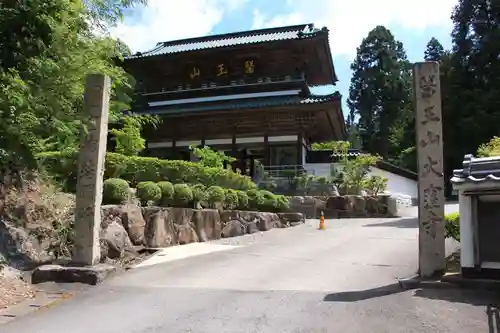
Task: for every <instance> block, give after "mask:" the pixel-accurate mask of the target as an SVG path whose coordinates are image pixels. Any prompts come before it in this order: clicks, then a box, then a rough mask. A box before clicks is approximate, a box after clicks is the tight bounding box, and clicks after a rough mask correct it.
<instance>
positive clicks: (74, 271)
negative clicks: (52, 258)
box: [31, 264, 116, 285]
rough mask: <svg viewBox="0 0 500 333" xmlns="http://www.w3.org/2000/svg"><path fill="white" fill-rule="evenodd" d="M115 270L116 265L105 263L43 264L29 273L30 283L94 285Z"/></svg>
mask: <svg viewBox="0 0 500 333" xmlns="http://www.w3.org/2000/svg"><path fill="white" fill-rule="evenodd" d="M115 272H116V267H114V266H111V265H107V264H97V265H94V266H83V267H79V266H75V267H71V266H60V265H43V266H40V267H38V268H36V269H35V270H34V271H33V273H32V275H31V283H33V284H38V283H43V282H57V283H74V282H77V283H84V284H90V285H96V284H98V283H100V282H102V281H104V279H106V278H107V277H108V276H110V275H111V274H113V273H115Z"/></svg>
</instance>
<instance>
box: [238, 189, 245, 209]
mask: <svg viewBox="0 0 500 333" xmlns="http://www.w3.org/2000/svg"><path fill="white" fill-rule="evenodd" d="M236 195H237V196H238V209H239V210H247V209H248V194H247V193H246V192H245V191H236Z"/></svg>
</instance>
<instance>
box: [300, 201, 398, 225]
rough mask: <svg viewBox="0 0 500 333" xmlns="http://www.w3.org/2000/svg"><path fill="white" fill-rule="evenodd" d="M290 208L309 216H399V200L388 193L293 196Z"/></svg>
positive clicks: (332, 217) (330, 217)
mask: <svg viewBox="0 0 500 333" xmlns="http://www.w3.org/2000/svg"><path fill="white" fill-rule="evenodd" d="M290 209H291V210H292V211H295V212H300V213H302V214H304V215H305V216H306V217H307V218H319V216H320V215H321V212H323V213H324V216H325V218H327V219H328V218H329V219H336V218H375V217H398V209H397V202H396V199H395V198H392V197H390V196H388V195H380V196H358V195H346V196H334V197H292V199H291V207H290Z"/></svg>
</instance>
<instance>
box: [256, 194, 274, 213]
mask: <svg viewBox="0 0 500 333" xmlns="http://www.w3.org/2000/svg"><path fill="white" fill-rule="evenodd" d="M260 192H261V195H262V197H263V198H264V202H263V204H262V205H261V206H260V207H258V208H259V209H260V210H263V211H266V212H273V211H274V210H275V209H276V207H277V206H278V197H277V196H276V195H275V194H273V193H271V192H269V191H266V190H262V191H260Z"/></svg>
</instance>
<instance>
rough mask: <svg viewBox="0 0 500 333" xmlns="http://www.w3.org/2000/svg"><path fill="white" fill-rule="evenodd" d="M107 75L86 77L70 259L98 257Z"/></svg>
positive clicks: (92, 260)
mask: <svg viewBox="0 0 500 333" xmlns="http://www.w3.org/2000/svg"><path fill="white" fill-rule="evenodd" d="M110 89H111V82H110V79H109V77H107V76H105V75H100V74H92V75H89V76H88V77H87V82H86V86H85V98H84V115H83V121H82V124H83V126H82V130H81V133H80V135H81V139H80V151H79V154H78V178H77V186H76V208H75V249H74V253H73V262H74V263H78V264H83V265H94V264H97V263H98V262H99V260H100V247H99V231H100V227H101V203H102V184H103V175H104V159H105V156H106V142H107V133H108V113H109V96H110Z"/></svg>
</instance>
